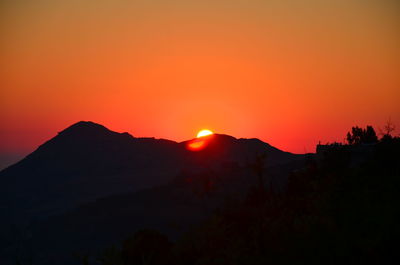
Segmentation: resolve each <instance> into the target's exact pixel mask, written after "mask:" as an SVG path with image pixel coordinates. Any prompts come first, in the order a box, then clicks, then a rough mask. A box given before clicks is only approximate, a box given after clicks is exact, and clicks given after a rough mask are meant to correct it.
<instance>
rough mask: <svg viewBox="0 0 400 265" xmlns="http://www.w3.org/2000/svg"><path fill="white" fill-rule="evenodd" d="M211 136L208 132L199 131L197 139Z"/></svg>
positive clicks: (210, 132)
mask: <svg viewBox="0 0 400 265" xmlns="http://www.w3.org/2000/svg"><path fill="white" fill-rule="evenodd" d="M211 134H213V132H212V131H210V130H201V131H199V132H198V133H197V138H200V137H203V136H207V135H211Z"/></svg>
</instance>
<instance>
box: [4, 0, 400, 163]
mask: <svg viewBox="0 0 400 265" xmlns="http://www.w3.org/2000/svg"><path fill="white" fill-rule="evenodd" d="M399 14H400V5H399V2H398V1H396V0H371V1H368V0H354V1H352V0H326V1H317V0H308V1H307V0H301V1H300V0H299V1H284V0H275V1H274V0H272V1H271V0H270V1H266V0H254V1H251V0H243V1H234V0H229V1H216V0H211V1H205V0H202V1H178V0H175V1H161V0H153V1H149V0H147V1H129V0H96V1H94V0H92V1H89V0H36V1H33V0H0V33H1V35H0V89H1V92H0V93H1V94H0V104H1V105H0V122H1V124H0V167H1V163H3V164H5V163H9V162H15V161H14V160H16V159H18V158H20V157H21V156H22V155H26V154H27V153H29V152H31V151H33V150H34V149H35V148H37V146H38V145H40V144H42V143H43V142H44V141H45V140H48V139H49V138H51V137H53V136H55V135H56V133H57V132H58V131H61V130H62V129H64V128H65V127H67V126H69V125H71V124H72V123H75V122H77V121H80V120H90V121H94V122H97V123H101V124H103V125H105V126H106V127H108V128H110V129H112V130H115V131H120V132H123V131H127V132H129V133H131V134H132V135H134V136H138V137H141V136H154V137H156V138H167V139H172V140H176V141H182V140H186V139H189V138H193V137H194V136H195V135H196V133H197V131H198V130H199V129H201V128H208V129H211V130H213V131H215V132H219V133H225V134H230V135H233V136H235V137H246V138H251V137H257V138H260V139H261V140H263V141H266V142H268V143H270V144H272V145H274V146H276V147H278V148H280V149H283V150H287V151H291V152H296V153H304V152H313V151H315V145H316V144H317V143H318V141H319V140H321V141H322V142H327V141H334V140H337V141H342V140H343V138H344V136H345V134H346V132H347V131H348V130H349V128H351V126H353V125H359V126H365V125H367V124H371V125H373V126H375V127H376V128H378V127H382V126H383V125H384V123H385V122H386V121H387V120H388V118H389V117H391V119H392V121H393V122H394V123H395V124H397V126H398V127H400V103H399V102H400V74H399V73H400V16H399ZM397 132H399V130H397Z"/></svg>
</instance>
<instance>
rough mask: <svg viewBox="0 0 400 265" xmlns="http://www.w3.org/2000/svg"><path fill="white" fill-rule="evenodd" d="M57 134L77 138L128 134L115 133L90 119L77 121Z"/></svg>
mask: <svg viewBox="0 0 400 265" xmlns="http://www.w3.org/2000/svg"><path fill="white" fill-rule="evenodd" d="M58 135H59V136H77V137H79V138H82V137H84V138H86V137H99V136H108V135H129V137H130V138H131V137H132V136H131V135H130V134H128V133H117V132H113V131H111V130H109V129H108V128H106V127H105V126H103V125H101V124H98V123H95V122H92V121H79V122H77V123H74V124H72V125H71V126H69V127H68V128H66V129H64V130H62V131H61V132H59V133H58Z"/></svg>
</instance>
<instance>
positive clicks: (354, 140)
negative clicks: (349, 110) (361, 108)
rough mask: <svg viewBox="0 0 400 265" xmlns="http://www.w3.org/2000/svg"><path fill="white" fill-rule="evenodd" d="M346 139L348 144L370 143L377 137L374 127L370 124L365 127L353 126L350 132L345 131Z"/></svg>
mask: <svg viewBox="0 0 400 265" xmlns="http://www.w3.org/2000/svg"><path fill="white" fill-rule="evenodd" d="M346 140H347V143H348V144H349V145H358V144H361V143H363V144H371V143H377V142H378V137H377V136H376V132H375V130H374V128H373V127H372V126H370V125H368V126H367V127H366V129H362V128H360V127H358V126H355V127H352V128H351V132H348V133H347V136H346Z"/></svg>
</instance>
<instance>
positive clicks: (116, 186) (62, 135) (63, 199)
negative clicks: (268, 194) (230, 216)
mask: <svg viewBox="0 0 400 265" xmlns="http://www.w3.org/2000/svg"><path fill="white" fill-rule="evenodd" d="M201 140H204V141H207V145H206V147H205V148H204V149H203V150H200V151H197V152H193V151H191V150H188V148H187V146H188V145H189V144H190V143H191V142H192V141H196V139H192V140H188V141H184V142H181V143H177V142H174V141H170V140H165V139H155V138H136V137H133V136H132V135H130V134H128V133H117V132H113V131H111V130H109V129H107V128H106V127H104V126H102V125H100V124H96V123H93V122H84V121H81V122H78V123H76V124H73V125H72V126H70V127H68V128H66V129H65V130H63V131H61V132H59V133H58V135H57V136H55V137H54V138H52V139H50V140H49V141H47V142H45V143H44V144H43V145H41V146H40V147H39V148H38V149H37V150H35V151H34V152H33V153H31V154H30V155H28V156H27V157H26V158H24V159H23V160H21V161H20V162H18V163H16V164H14V165H12V166H10V167H8V168H6V169H4V170H3V171H1V172H0V194H1V195H0V207H1V216H0V217H1V223H0V226H1V229H2V230H3V231H0V235H3V238H4V240H3V241H2V242H0V251H1V248H3V250H4V248H5V249H7V246H8V245H9V244H11V243H10V242H11V241H12V239H13V238H15V233H16V232H13V231H19V230H21V229H22V228H24V229H25V228H26V227H31V226H32V222H34V223H36V225H35V227H36V228H35V229H38V230H40V231H41V232H40V234H41V237H42V238H43V240H45V238H46V236H45V235H48V236H49V238H50V239H49V241H43V242H42V241H41V242H42V245H43V248H45V247H46V246H48V245H46V244H50V243H49V242H52V241H54V240H55V239H54V238H52V236H54V234H57V235H58V233H60V231H62V230H68V227H71V223H68V222H65V220H74V221H73V223H74V225H72V226H73V227H76V233H75V234H77V235H83V234H85V232H84V231H85V229H86V225H87V223H85V222H84V221H82V220H88V219H91V218H92V217H91V216H92V215H91V214H88V213H93V212H97V213H98V214H97V215H95V216H98V215H99V212H98V211H100V212H102V211H103V210H105V209H108V210H107V211H108V212H110V213H112V214H111V215H110V216H116V217H117V216H119V217H120V219H123V218H125V219H127V220H130V222H131V223H130V225H129V224H126V225H125V226H121V229H122V227H124V229H125V228H126V227H129V226H130V227H131V228H130V229H134V228H140V226H141V225H144V224H148V223H151V222H150V221H149V220H155V219H157V222H155V224H154V225H155V226H158V225H160V224H165V223H166V222H167V219H168V222H170V221H171V220H175V219H176V218H178V216H180V215H181V213H178V212H177V211H176V210H174V207H178V208H179V206H177V201H176V200H171V198H173V197H174V198H181V199H182V200H186V199H187V198H189V197H190V198H192V197H193V194H192V195H187V196H186V195H185V196H186V197H185V196H183V195H182V194H185V192H186V193H187V192H189V193H191V192H192V191H193V190H196V189H199V188H198V187H199V186H194V185H197V184H193V183H196V181H200V182H201V181H202V179H203V176H204V174H206V175H207V174H214V175H218V176H219V180H218V181H215V183H214V184H215V185H217V186H218V185H219V186H220V187H221V189H220V195H219V197H218V196H217V197H218V198H219V199H215V200H214V201H213V203H211V205H212V207H211V208H213V207H214V208H215V206H217V205H218V203H222V200H223V197H224V196H225V195H226V194H228V190H229V192H230V191H235V192H239V193H240V191H241V190H242V191H243V190H245V189H244V187H245V186H248V185H250V184H251V183H254V180H250V179H246V177H245V176H246V175H248V174H244V173H241V172H242V171H244V170H247V169H246V168H247V166H248V165H249V164H251V163H252V162H253V161H254V159H256V157H257V156H259V155H265V157H266V158H265V169H266V170H268V172H269V175H270V176H271V179H273V177H272V176H274V178H275V180H274V181H275V182H276V183H280V184H279V185H282V183H283V182H284V178H285V174H286V172H287V171H288V170H289V169H291V168H292V167H290V166H287V165H288V164H290V163H294V164H296V163H297V162H296V161H302V158H304V156H303V155H295V154H291V153H288V152H283V151H281V150H279V149H276V148H274V147H272V146H270V145H269V144H267V143H264V142H262V141H260V140H258V139H236V138H234V137H232V136H228V135H223V134H214V135H212V136H208V137H204V138H202V139H201ZM281 165H286V166H285V168H286V170H281V167H280V166H281ZM232 168H234V169H235V170H234V171H235V172H236V173H234V174H232V172H233V171H232ZM274 168H279V170H275V171H274ZM210 172H213V173H210ZM274 172H279V173H276V174H275V173H274ZM187 176H190V179H191V180H193V179H194V180H195V181H194V182H193V183H192V184H190V185H188V184H187V179H188V178H187ZM199 176H200V177H199ZM227 176H235V177H227ZM200 182H199V183H200ZM182 185H183V186H182ZM199 185H200V184H199ZM201 185H202V184H201ZM277 185H278V184H277ZM182 187H183V188H182ZM124 194H126V195H124ZM182 196H183V197H182ZM188 196H189V197H188ZM191 196H192V197H191ZM195 197H196V196H195ZM107 198H108V199H107ZM144 198H145V199H144ZM184 198H186V199H184ZM143 200H144V201H148V202H149V201H152V203H150V204H151V205H153V207H155V209H158V210H157V211H161V208H164V209H170V211H169V212H170V214H163V215H157V218H155V216H154V213H151V214H150V212H149V211H148V210H147V206H148V205H146V204H143V203H142V201H143ZM188 200H189V201H190V200H192V201H193V200H194V201H195V202H194V203H193V205H192V204H189V205H187V206H185V207H184V208H185V209H186V210H185V212H191V213H187V214H186V215H185V216H186V217H187V222H186V223H187V224H188V225H189V224H190V223H193V222H194V220H200V219H201V218H200V217H201V216H204V214H205V213H206V212H209V211H210V209H208V210H207V209H203V208H202V210H201V211H200V210H199V208H198V206H196V205H199V202H197V201H196V200H197V199H193V198H192V199H188ZM178 201H179V200H178ZM178 204H179V203H178ZM82 205H87V206H85V209H86V210H84V211H82ZM120 205H129V207H127V206H126V207H125V209H126V211H125V212H124V213H123V214H122V213H120V212H119V210H118V207H119V206H120ZM194 205H195V206H194ZM88 209H89V210H88ZM96 209H97V210H96ZM98 209H100V210H98ZM133 213H137V214H139V215H140V216H142V218H140V220H141V221H140V220H139V219H137V218H136V217H137V215H135V214H133ZM132 214H133V215H132ZM100 215H101V214H100ZM57 216H58V217H57ZM71 216H72V217H71ZM74 216H75V217H74ZM85 216H86V217H85ZM135 216H136V217H135ZM101 220H103V219H99V220H98V225H97V226H96V225H93V227H97V229H98V230H103V231H104V230H105V229H110V225H109V224H110V222H111V221H110V220H109V219H104V220H107V221H104V222H103V223H102V222H101ZM93 221H95V220H93ZM134 223H136V224H134ZM156 223H157V224H156ZM183 223H185V222H183ZM183 223H182V225H183V226H184V225H185V224H183ZM43 224H45V225H43ZM51 227H53V228H54V230H52V229H50V228H51ZM93 229H94V231H98V230H96V229H95V228H93ZM57 231H58V232H57ZM13 233H14V234H13ZM111 235H112V236H114V237H115V231H110V239H111V238H112V237H111ZM64 236H65V237H67V235H66V234H64ZM117 239H118V238H117ZM74 240H75V241H71V242H75V243H71V244H70V246H72V245H75V244H76V242H77V241H79V242H81V241H82V238H81V237H79V236H77V237H76V238H75V239H74ZM46 242H47V243H46ZM82 242H85V241H82ZM93 245H95V244H93ZM64 247H65V246H64V245H63V248H64ZM71 251H72V250H71ZM0 253H1V252H0ZM0 256H1V255H0Z"/></svg>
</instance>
